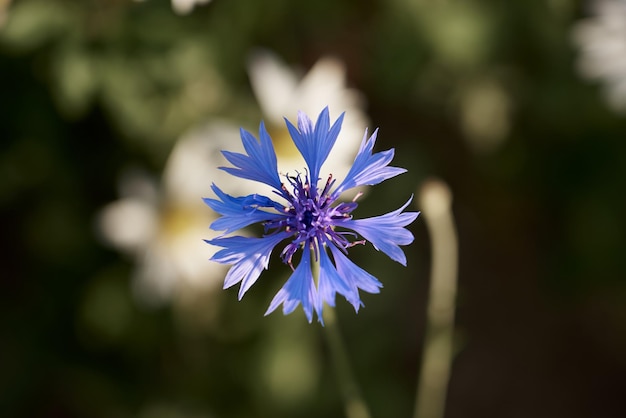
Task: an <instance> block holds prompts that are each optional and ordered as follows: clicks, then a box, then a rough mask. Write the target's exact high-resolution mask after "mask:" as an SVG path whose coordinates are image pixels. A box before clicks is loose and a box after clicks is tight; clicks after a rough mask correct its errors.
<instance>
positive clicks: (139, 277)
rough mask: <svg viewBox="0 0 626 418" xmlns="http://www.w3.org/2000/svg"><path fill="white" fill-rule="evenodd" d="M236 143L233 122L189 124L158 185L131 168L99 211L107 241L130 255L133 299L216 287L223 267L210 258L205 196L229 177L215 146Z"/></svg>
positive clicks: (158, 300) (157, 300)
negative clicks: (193, 126)
mask: <svg viewBox="0 0 626 418" xmlns="http://www.w3.org/2000/svg"><path fill="white" fill-rule="evenodd" d="M237 142H239V137H238V133H237V131H236V130H233V129H232V126H231V125H230V124H226V123H219V122H211V123H209V124H207V125H206V126H204V127H202V128H200V129H195V130H193V131H192V132H190V133H189V134H187V135H185V136H183V137H182V138H181V139H180V140H179V141H178V143H177V144H176V146H175V147H174V149H173V150H172V153H171V155H170V157H169V159H168V161H167V164H166V167H165V170H164V173H163V178H162V181H161V184H160V186H158V185H157V184H156V182H155V181H153V180H151V179H150V178H149V177H148V176H147V175H145V174H141V173H137V172H134V173H129V174H127V175H126V176H125V177H124V178H123V179H122V182H121V185H120V195H121V199H120V200H118V201H116V202H113V203H111V204H109V205H107V206H106V207H105V208H104V209H103V210H102V212H101V214H100V217H99V229H100V231H101V233H102V236H103V238H104V240H106V241H107V242H108V243H110V244H111V245H112V246H114V247H116V248H118V249H119V250H121V251H123V252H125V253H127V254H130V255H131V256H132V257H134V258H135V261H136V270H135V274H134V280H133V290H134V293H135V295H136V296H137V297H138V299H140V300H142V301H144V302H146V303H148V304H150V305H159V304H162V303H165V302H168V301H169V300H171V299H172V298H173V297H182V298H185V297H188V296H186V295H185V293H188V292H195V291H196V290H198V289H205V290H210V289H212V288H216V287H221V284H222V278H223V276H224V268H223V267H222V266H221V265H219V264H217V263H214V262H212V261H209V258H210V257H211V256H212V255H213V251H214V249H213V248H212V247H211V246H209V245H206V244H204V242H203V239H207V238H211V236H212V234H215V233H213V232H212V231H211V230H210V229H209V225H210V224H211V222H212V221H213V219H214V218H215V214H214V213H213V212H212V211H211V210H210V209H209V208H208V207H207V206H206V205H205V204H204V202H203V201H202V196H204V195H206V193H207V190H208V189H209V187H210V185H211V183H212V182H213V181H219V182H222V181H229V182H230V181H231V180H230V178H229V177H230V176H227V175H226V173H223V172H222V171H221V170H218V169H217V167H218V166H221V165H224V164H225V163H226V161H225V160H224V159H223V157H222V156H221V154H220V153H219V150H220V149H223V148H224V147H225V146H226V145H227V144H228V146H229V147H231V143H237ZM222 173H223V174H222ZM222 176H223V177H222Z"/></svg>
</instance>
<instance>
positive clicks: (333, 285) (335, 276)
mask: <svg viewBox="0 0 626 418" xmlns="http://www.w3.org/2000/svg"><path fill="white" fill-rule="evenodd" d="M328 246H329V247H331V248H332V247H334V245H333V244H329V245H328ZM319 254H320V275H319V279H318V294H319V301H318V312H322V307H323V304H324V302H326V303H327V304H328V305H329V306H335V295H336V294H337V293H339V294H340V295H343V296H344V297H345V298H346V300H347V301H348V302H350V303H351V304H352V306H354V310H355V311H357V312H358V311H359V307H361V306H363V303H362V302H361V299H360V298H359V289H358V287H357V286H356V285H355V283H353V282H348V281H347V279H346V276H343V275H341V274H339V273H338V272H337V270H336V269H335V266H334V265H333V263H332V262H331V260H330V257H329V256H328V254H326V250H325V249H321V250H320V252H319Z"/></svg>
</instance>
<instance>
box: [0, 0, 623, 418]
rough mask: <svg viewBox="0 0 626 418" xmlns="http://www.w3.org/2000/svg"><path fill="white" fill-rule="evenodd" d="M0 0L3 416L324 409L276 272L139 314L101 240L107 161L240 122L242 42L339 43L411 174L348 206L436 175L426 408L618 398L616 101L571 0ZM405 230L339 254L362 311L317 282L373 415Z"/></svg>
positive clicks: (409, 352) (138, 159)
mask: <svg viewBox="0 0 626 418" xmlns="http://www.w3.org/2000/svg"><path fill="white" fill-rule="evenodd" d="M0 7H5V8H6V19H5V20H4V22H3V23H2V25H3V26H2V27H0V92H1V98H0V115H1V118H2V119H1V123H0V138H1V141H0V179H1V180H0V214H1V216H0V219H1V222H2V234H1V238H0V243H1V250H2V254H3V256H2V260H3V263H2V264H3V267H2V273H1V276H0V277H1V280H0V283H1V284H2V289H1V291H0V295H1V296H0V298H1V305H0V306H1V309H2V316H1V318H0V415H1V416H3V417H96V418H97V417H139V418H170V417H171V418H174V417H177V418H178V417H180V418H182V417H189V418H191V417H194V418H195V417H237V418H239V417H241V418H244V417H246V418H247V417H251V418H252V417H303V418H304V417H313V416H329V417H335V416H337V417H339V416H342V405H341V399H340V396H339V394H338V389H337V384H336V380H335V375H334V371H333V369H332V367H331V363H330V362H329V359H328V353H327V350H326V348H325V345H324V339H323V334H322V332H321V330H320V327H319V326H317V325H315V324H314V325H308V324H307V323H306V321H305V319H304V316H303V315H302V314H301V313H297V314H293V315H291V316H288V317H283V316H281V315H280V314H274V315H271V316H269V317H267V318H265V317H263V316H262V314H263V312H264V309H265V308H266V306H267V303H268V301H269V300H270V298H271V296H272V294H273V292H275V291H276V289H277V288H278V287H279V286H280V283H282V282H283V281H284V277H283V275H284V274H286V271H285V270H278V272H271V271H270V272H268V273H266V274H265V275H264V276H263V279H262V280H260V282H259V283H258V284H257V285H256V286H255V291H254V292H251V293H250V294H249V295H247V296H246V298H245V300H243V301H242V302H237V301H236V291H235V290H233V289H231V290H227V291H219V292H217V293H215V294H212V295H211V296H210V297H207V298H206V299H204V298H203V297H202V295H200V296H199V297H198V298H197V300H193V301H188V303H187V304H185V305H184V306H166V307H162V308H158V309H147V308H145V307H142V306H141V305H140V304H138V303H137V302H136V301H135V300H134V298H133V295H132V294H131V290H130V285H129V282H130V277H131V275H132V267H133V266H132V262H131V261H130V260H129V259H127V258H124V257H121V256H120V255H119V254H118V253H117V252H115V251H114V250H111V249H109V248H107V247H105V246H103V245H102V244H101V243H100V241H99V240H98V239H97V235H98V234H97V232H96V228H95V219H96V216H97V213H98V211H99V210H100V208H102V207H103V206H104V205H105V204H107V203H109V202H111V201H114V200H116V199H117V198H118V196H117V191H116V183H117V180H118V178H119V175H120V173H121V172H122V170H123V169H124V168H126V167H127V166H128V165H138V166H142V167H144V168H146V169H148V170H150V171H151V172H153V173H154V174H155V175H157V176H158V175H159V173H160V172H161V171H162V169H163V165H164V163H165V160H166V158H167V155H168V153H169V151H170V150H171V148H172V146H173V145H174V143H175V141H176V140H177V138H179V137H180V135H181V134H182V133H184V132H185V131H186V130H188V129H190V128H192V127H194V126H196V125H198V124H200V123H202V122H203V121H205V120H208V119H211V118H225V119H229V120H232V121H235V123H236V124H237V125H243V126H254V125H255V124H257V123H258V121H259V119H260V118H261V116H260V112H259V110H258V106H257V105H256V104H255V103H254V99H253V96H252V92H251V89H250V85H249V82H248V79H247V75H246V70H245V64H246V60H247V58H248V56H249V54H250V52H251V51H252V50H254V48H257V47H263V48H268V49H270V50H273V51H275V52H276V53H277V54H279V55H280V56H282V57H284V59H285V60H286V61H287V62H289V63H290V64H293V65H296V66H300V67H301V68H303V69H306V68H308V67H310V66H311V65H312V64H313V63H314V62H315V61H316V60H317V59H318V58H320V57H322V56H326V55H332V56H335V57H337V58H339V59H341V60H342V61H344V62H345V64H346V66H347V69H348V76H349V84H350V86H352V87H355V88H358V89H359V90H361V91H362V92H363V93H364V95H365V97H366V98H367V101H368V113H369V116H370V119H371V121H372V124H373V126H371V127H370V128H373V127H376V126H378V127H380V128H381V131H380V135H379V147H380V149H385V148H390V147H395V148H396V160H395V164H396V165H398V166H401V167H407V168H408V169H409V172H408V173H407V174H405V175H403V176H402V177H399V178H398V179H394V180H393V181H389V182H387V183H388V184H384V185H381V186H379V188H377V190H376V192H375V193H376V194H375V195H374V194H373V195H372V197H371V198H369V197H366V198H365V199H364V200H363V202H362V207H363V212H362V213H365V214H368V213H369V214H374V213H381V212H382V211H386V210H389V209H391V207H390V206H389V205H388V203H389V202H398V203H400V200H401V199H400V198H399V196H405V195H406V194H407V193H410V192H413V191H416V190H417V189H418V187H419V185H420V183H421V182H422V181H423V180H424V179H425V178H427V177H429V176H432V175H436V176H439V177H441V178H443V179H445V180H446V181H447V182H448V183H449V184H450V186H451V188H452V191H453V193H454V212H455V215H456V220H457V226H458V228H459V237H460V259H461V260H460V277H459V292H460V296H459V308H458V315H457V317H458V328H459V355H458V357H457V360H456V362H455V363H454V366H453V371H452V382H451V386H450V390H449V399H448V409H447V415H446V416H448V417H481V418H482V417H490V416H497V417H517V416H533V417H536V418H541V417H554V416H567V417H569V418H576V417H586V416H602V417H621V416H624V413H625V411H626V408H625V406H624V401H623V394H622V393H621V391H622V390H623V387H625V386H626V379H625V377H624V376H626V357H625V356H624V353H626V337H624V336H625V335H626V332H625V331H626V308H625V306H626V303H625V301H626V283H625V277H626V274H625V272H626V261H625V260H626V258H625V257H624V256H623V251H624V249H625V248H626V221H625V220H624V216H623V214H624V213H625V210H626V194H625V193H624V190H625V189H626V138H625V133H626V121H625V119H624V117H623V115H619V114H615V113H613V112H612V111H611V110H610V109H609V108H608V107H607V106H606V104H605V102H604V101H603V100H602V97H601V96H600V94H599V91H598V86H597V85H592V84H590V83H588V82H586V81H584V80H582V79H581V78H580V77H579V76H578V75H577V74H576V72H575V68H574V61H575V58H576V53H577V51H576V49H575V48H573V45H572V43H571V38H570V30H571V27H572V25H574V24H575V22H576V21H577V20H579V19H581V18H583V17H584V15H585V13H586V11H585V9H584V8H582V7H581V6H580V5H579V4H578V2H575V1H573V0H552V1H545V2H537V1H517V2H514V1H496V0H473V1H464V2H461V1H426V0H394V1H374V0H366V1H356V0H352V1H350V0H344V1H339V2H335V1H330V0H320V1H315V2H292V1H287V0H267V1H257V0H239V1H232V0H231V1H227V0H213V1H212V2H211V3H209V4H207V5H203V6H198V7H196V9H195V10H194V11H193V12H192V13H190V14H188V15H185V16H179V15H177V14H175V13H174V12H173V11H172V7H171V4H170V3H169V2H168V1H165V0H146V1H144V2H133V1H130V0H85V1H81V2H76V1H71V0H15V1H13V2H10V3H9V2H6V1H5V2H0ZM335 111H336V112H339V111H341V109H335ZM364 128H365V127H364ZM208 190H209V184H207V194H208V193H209V192H208ZM199 198H200V196H199ZM394 208H395V207H394ZM359 209H361V207H360V208H359ZM207 227H208V225H207ZM411 229H412V231H413V232H414V234H415V236H416V241H415V243H414V244H413V245H412V246H410V247H407V249H406V251H407V254H408V258H409V267H408V268H406V269H405V268H402V267H401V266H398V265H395V264H394V263H392V262H391V261H389V260H387V259H385V258H384V257H383V256H382V255H381V254H374V251H373V250H371V248H356V249H355V251H354V252H353V253H352V254H353V255H354V257H355V259H356V260H357V261H358V262H359V263H360V264H361V265H363V266H364V268H366V269H367V270H368V271H371V272H372V274H374V275H376V276H377V277H379V278H381V281H382V282H383V284H384V286H385V288H384V289H383V292H382V294H381V295H374V296H370V295H365V296H364V301H365V304H366V308H365V309H363V310H362V311H361V312H360V313H359V314H358V315H355V314H354V313H353V312H352V311H351V310H350V307H349V306H347V304H346V303H344V301H338V302H339V303H338V305H339V306H338V308H337V311H338V316H339V319H340V324H341V328H342V331H343V332H344V334H345V338H346V341H347V345H348V349H349V351H350V353H351V356H352V358H351V360H352V362H353V365H354V368H355V370H356V375H357V377H358V378H359V380H360V382H361V384H362V389H363V392H364V395H365V398H366V399H367V401H368V402H369V403H370V406H371V409H372V413H373V415H374V416H375V417H403V416H409V415H410V413H411V410H412V406H413V396H414V393H415V387H414V386H415V381H416V376H417V367H418V366H417V365H418V364H419V356H420V350H421V343H422V331H423V321H424V309H425V297H426V294H427V292H426V290H427V288H428V271H429V270H428V269H429V266H428V256H429V244H428V236H427V234H426V231H425V228H424V227H423V225H422V223H421V222H420V221H419V219H418V221H417V222H416V223H415V224H414V225H412V227H411ZM620 388H621V389H620Z"/></svg>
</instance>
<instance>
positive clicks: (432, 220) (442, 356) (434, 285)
mask: <svg viewBox="0 0 626 418" xmlns="http://www.w3.org/2000/svg"><path fill="white" fill-rule="evenodd" d="M451 202H452V194H451V192H450V189H449V188H448V186H447V185H446V184H445V183H443V182H441V181H438V180H431V181H428V182H427V183H425V184H424V186H423V187H422V190H421V193H420V205H421V206H422V213H423V215H424V220H425V222H426V226H427V228H428V231H429V235H430V240H431V243H432V263H431V279H430V293H429V298H428V311H427V318H426V334H425V337H424V352H423V357H422V366H421V371H420V376H419V381H418V385H417V396H416V400H415V402H416V403H415V414H414V417H415V418H442V417H443V416H444V413H445V403H446V394H447V390H448V382H449V380H450V370H451V364H452V355H453V354H452V344H453V333H454V310H455V299H456V288H457V284H456V282H457V263H458V260H457V259H458V248H457V245H458V243H457V235H456V230H455V227H454V219H453V217H452V212H451V210H450V206H451Z"/></svg>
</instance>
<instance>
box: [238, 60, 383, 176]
mask: <svg viewBox="0 0 626 418" xmlns="http://www.w3.org/2000/svg"><path fill="white" fill-rule="evenodd" d="M248 74H249V76H250V83H251V85H252V89H253V91H254V94H255V96H256V99H257V101H258V102H259V106H260V108H261V112H262V114H263V119H264V121H265V124H266V126H267V129H268V131H269V133H270V136H271V137H272V140H273V141H274V146H275V148H276V153H277V154H278V155H277V156H278V169H279V170H280V171H281V172H282V173H286V172H290V173H293V172H294V171H295V170H298V171H302V170H303V167H305V164H304V160H303V159H302V156H301V155H300V153H299V152H298V151H297V150H296V147H295V146H294V145H293V142H292V141H291V138H290V136H289V132H288V131H287V128H286V126H285V121H284V118H287V119H289V120H290V121H292V122H294V123H295V121H296V120H297V114H298V111H299V110H301V111H303V112H305V113H306V114H308V115H311V117H312V118H316V117H317V115H319V113H320V112H321V111H322V109H323V108H324V107H326V106H328V108H329V110H330V119H331V120H335V119H336V118H337V117H338V116H339V115H340V114H341V113H342V112H346V115H345V119H344V122H343V127H342V129H341V133H340V134H339V137H338V139H337V142H336V143H335V148H333V152H332V153H331V155H330V156H329V157H328V160H327V161H326V162H325V163H324V166H323V167H322V170H323V173H322V177H325V175H327V174H328V173H332V174H333V177H335V178H343V176H344V175H345V174H347V172H348V170H349V169H350V166H351V165H352V162H353V161H354V156H355V155H356V152H357V151H358V149H359V145H360V143H361V140H362V139H363V134H364V132H365V128H366V127H367V124H368V118H367V116H366V114H365V112H364V110H363V108H364V102H365V100H364V97H363V95H362V93H361V92H359V91H358V90H355V89H350V88H348V87H347V85H346V68H345V66H344V65H343V63H342V62H341V61H339V60H337V59H334V58H329V57H326V58H321V59H320V60H319V61H317V62H316V63H315V65H313V67H312V68H311V70H310V71H309V72H308V73H306V74H305V75H304V76H303V77H301V78H300V77H298V75H297V74H296V73H295V72H294V71H293V70H292V69H291V68H289V67H288V66H287V65H286V64H284V63H283V62H282V61H281V60H280V59H279V58H278V57H277V56H276V55H274V54H273V53H271V52H269V51H265V50H260V51H256V52H255V53H253V54H252V55H251V56H250V59H249V61H248ZM372 131H373V129H370V133H371V132H372Z"/></svg>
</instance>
